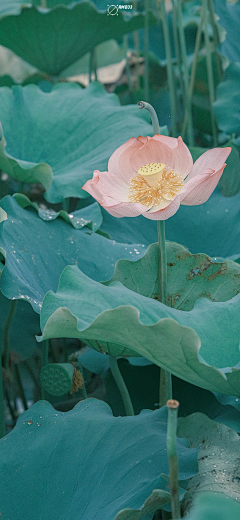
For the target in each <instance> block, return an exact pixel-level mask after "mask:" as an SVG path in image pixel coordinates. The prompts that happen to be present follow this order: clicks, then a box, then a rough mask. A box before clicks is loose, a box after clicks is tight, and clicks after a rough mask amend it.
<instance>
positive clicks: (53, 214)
mask: <svg viewBox="0 0 240 520" xmlns="http://www.w3.org/2000/svg"><path fill="white" fill-rule="evenodd" d="M14 198H15V199H16V201H17V203H18V204H19V206H21V208H28V207H32V208H34V209H35V210H36V211H37V212H38V215H39V217H40V218H42V219H43V220H47V221H50V220H55V219H56V218H57V217H62V218H63V219H64V220H65V222H67V223H68V224H71V225H72V226H73V227H74V228H75V229H82V228H83V227H85V226H87V227H88V228H90V229H91V230H92V231H94V232H97V231H98V230H99V228H100V226H101V224H102V213H101V210H100V207H99V204H98V203H97V202H94V203H93V204H91V205H90V206H87V207H86V208H82V209H80V210H77V211H74V214H70V215H69V214H68V213H67V212H66V211H64V210H60V211H54V210H53V209H42V208H40V207H39V206H38V205H37V204H36V203H34V202H31V201H30V200H29V199H28V197H26V195H22V194H21V193H15V194H14ZM2 211H3V210H2Z"/></svg>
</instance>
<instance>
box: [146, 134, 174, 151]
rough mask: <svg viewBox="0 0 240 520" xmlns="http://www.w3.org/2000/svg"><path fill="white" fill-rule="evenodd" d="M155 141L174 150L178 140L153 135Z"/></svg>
mask: <svg viewBox="0 0 240 520" xmlns="http://www.w3.org/2000/svg"><path fill="white" fill-rule="evenodd" d="M152 139H154V140H155V141H159V142H160V143H163V144H166V146H168V148H176V146H177V145H178V140H177V138H176V137H168V136H167V135H161V134H155V135H154V136H153V138H152Z"/></svg>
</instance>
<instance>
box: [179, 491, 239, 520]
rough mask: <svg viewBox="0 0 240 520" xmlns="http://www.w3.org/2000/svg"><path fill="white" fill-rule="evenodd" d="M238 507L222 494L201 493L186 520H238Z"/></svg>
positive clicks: (233, 501)
mask: <svg viewBox="0 0 240 520" xmlns="http://www.w3.org/2000/svg"><path fill="white" fill-rule="evenodd" d="M239 517H240V505H239V504H238V503H236V501H235V500H233V499H232V498H229V497H228V496H226V495H224V494H223V493H202V495H201V496H197V498H196V502H194V506H193V508H192V511H191V513H190V514H189V516H188V520H209V519H210V518H211V520H226V518H231V520H239Z"/></svg>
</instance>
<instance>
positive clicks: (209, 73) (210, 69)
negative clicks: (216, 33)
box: [202, 0, 217, 147]
mask: <svg viewBox="0 0 240 520" xmlns="http://www.w3.org/2000/svg"><path fill="white" fill-rule="evenodd" d="M202 3H203V17H204V36H205V47H206V59H207V77H208V90H209V99H210V116H211V126H212V137H213V146H214V147H216V146H217V129H216V122H215V117H214V113H213V102H214V98H215V93H214V80H213V67H212V51H211V44H210V39H209V34H208V7H207V0H202Z"/></svg>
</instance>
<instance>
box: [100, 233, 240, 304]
mask: <svg viewBox="0 0 240 520" xmlns="http://www.w3.org/2000/svg"><path fill="white" fill-rule="evenodd" d="M166 254H167V305H169V306H170V307H173V308H174V309H179V310H182V311H189V310H191V309H193V307H194V305H195V303H196V301H197V300H198V299H199V298H208V299H209V300H211V301H214V302H216V301H217V302H221V301H223V302H225V301H227V300H231V298H233V297H234V296H236V295H237V294H238V293H239V292H240V266H238V265H237V264H236V263H235V262H232V261H231V260H226V261H225V262H221V263H220V262H212V259H211V258H210V257H209V256H207V255H205V254H203V253H200V254H198V255H192V254H191V253H189V252H188V251H187V250H186V249H185V248H184V247H183V246H181V245H180V244H176V243H175V242H167V243H166ZM116 281H118V282H121V283H122V284H123V285H124V286H125V287H127V288H128V289H130V290H131V291H134V292H136V293H138V294H142V295H143V296H147V297H148V298H155V299H158V244H157V243H156V244H152V245H151V246H149V247H148V249H147V252H146V254H145V255H144V256H143V257H141V258H140V259H139V260H137V261H134V262H132V261H131V260H118V262H117V263H116V266H115V270H114V275H113V277H112V278H111V280H109V281H108V282H104V285H111V284H112V283H113V282H116Z"/></svg>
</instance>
